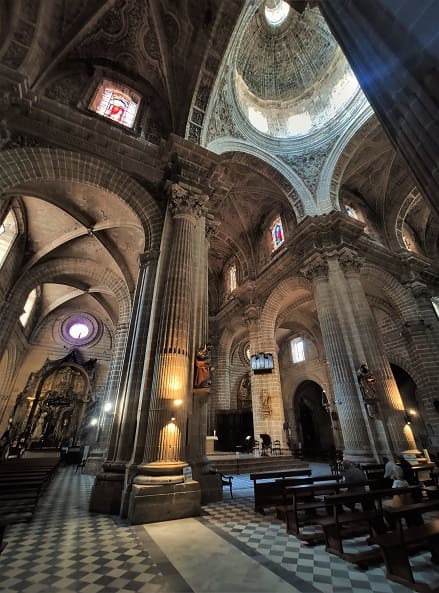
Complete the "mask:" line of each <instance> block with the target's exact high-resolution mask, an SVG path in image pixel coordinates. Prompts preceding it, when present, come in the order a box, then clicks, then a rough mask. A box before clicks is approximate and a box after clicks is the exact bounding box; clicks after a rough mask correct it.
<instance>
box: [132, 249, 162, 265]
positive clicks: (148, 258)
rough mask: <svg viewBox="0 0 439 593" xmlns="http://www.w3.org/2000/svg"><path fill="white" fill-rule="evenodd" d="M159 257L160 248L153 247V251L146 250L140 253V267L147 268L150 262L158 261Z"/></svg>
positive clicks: (138, 258) (138, 259)
mask: <svg viewBox="0 0 439 593" xmlns="http://www.w3.org/2000/svg"><path fill="white" fill-rule="evenodd" d="M158 257H159V250H158V249H153V250H151V251H145V252H144V253H139V255H138V257H137V261H138V264H139V268H146V266H147V265H148V264H149V263H150V262H152V261H157V259H158Z"/></svg>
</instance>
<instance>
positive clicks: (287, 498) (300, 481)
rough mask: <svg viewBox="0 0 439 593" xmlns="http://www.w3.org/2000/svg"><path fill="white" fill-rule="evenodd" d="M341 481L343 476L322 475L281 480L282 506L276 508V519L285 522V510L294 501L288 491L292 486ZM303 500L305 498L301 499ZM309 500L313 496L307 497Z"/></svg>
mask: <svg viewBox="0 0 439 593" xmlns="http://www.w3.org/2000/svg"><path fill="white" fill-rule="evenodd" d="M342 479H343V476H341V475H339V476H333V475H332V474H328V475H322V476H312V475H311V476H301V477H296V478H285V479H284V480H282V483H281V486H282V487H283V497H282V504H281V505H277V506H276V514H277V518H278V519H279V520H280V521H286V512H287V510H288V509H289V508H290V507H292V505H293V503H294V500H293V495H292V494H291V491H290V490H289V488H290V487H292V486H312V485H313V484H321V483H326V482H331V483H333V482H340V481H341V480H342ZM303 498H304V499H305V498H306V496H304V497H303ZM308 498H309V499H310V500H312V499H313V498H314V497H313V494H310V495H309V496H308Z"/></svg>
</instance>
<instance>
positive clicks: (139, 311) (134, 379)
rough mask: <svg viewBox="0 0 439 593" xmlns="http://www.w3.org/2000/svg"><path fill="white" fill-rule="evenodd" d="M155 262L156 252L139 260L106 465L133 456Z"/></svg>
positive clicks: (123, 460)
mask: <svg viewBox="0 0 439 593" xmlns="http://www.w3.org/2000/svg"><path fill="white" fill-rule="evenodd" d="M157 258H158V253H155V252H154V253H144V254H142V255H141V256H140V257H139V275H138V278H137V285H136V291H135V295H134V302H133V310H132V314H131V320H130V326H129V331H128V344H127V348H126V351H125V358H124V364H123V370H122V377H121V381H120V386H119V393H118V398H117V405H116V410H115V416H114V421H113V428H112V432H111V439H110V445H109V450H108V462H115V463H126V462H127V461H128V460H129V459H130V457H131V453H132V447H133V440H134V434H135V430H136V423H137V406H138V402H139V396H140V386H141V381H142V372H143V366H144V362H145V351H146V347H147V337H148V331H149V320H150V316H151V306H152V296H153V291H154V280H155V274H156V268H157Z"/></svg>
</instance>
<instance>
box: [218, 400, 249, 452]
mask: <svg viewBox="0 0 439 593" xmlns="http://www.w3.org/2000/svg"><path fill="white" fill-rule="evenodd" d="M216 427H217V428H216V433H217V436H218V442H217V444H216V446H215V448H216V449H217V450H218V451H236V450H237V449H236V447H238V446H239V447H244V448H245V443H246V437H248V436H251V437H252V439H253V437H254V432H253V413H252V412H251V411H246V410H220V411H218V412H217V414H216ZM238 450H239V449H238ZM242 450H243V449H242Z"/></svg>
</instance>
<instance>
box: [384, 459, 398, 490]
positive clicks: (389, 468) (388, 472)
mask: <svg viewBox="0 0 439 593" xmlns="http://www.w3.org/2000/svg"><path fill="white" fill-rule="evenodd" d="M383 463H384V476H383V477H384V479H385V480H386V481H387V482H388V487H389V488H391V487H392V483H393V480H392V474H393V470H394V469H395V463H394V462H393V461H392V460H391V459H389V458H388V457H383Z"/></svg>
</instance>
